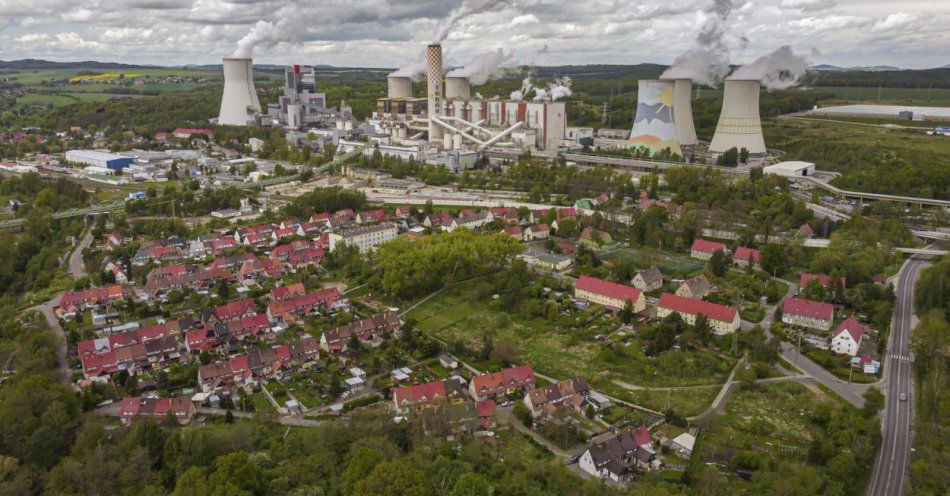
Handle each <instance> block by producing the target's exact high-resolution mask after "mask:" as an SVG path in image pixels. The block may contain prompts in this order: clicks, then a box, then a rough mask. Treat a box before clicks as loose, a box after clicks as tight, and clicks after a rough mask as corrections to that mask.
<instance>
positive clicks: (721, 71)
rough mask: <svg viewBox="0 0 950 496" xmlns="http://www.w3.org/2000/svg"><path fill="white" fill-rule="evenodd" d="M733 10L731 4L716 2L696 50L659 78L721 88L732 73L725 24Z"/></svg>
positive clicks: (709, 10)
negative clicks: (681, 79) (720, 84)
mask: <svg viewBox="0 0 950 496" xmlns="http://www.w3.org/2000/svg"><path fill="white" fill-rule="evenodd" d="M732 9H733V5H732V0H713V3H712V5H710V6H709V7H707V8H706V9H705V10H704V14H705V16H706V19H705V22H703V25H702V27H701V28H700V31H699V34H698V35H696V47H695V48H692V49H690V50H688V51H686V52H685V53H683V54H682V55H680V56H679V57H676V59H675V60H674V61H673V65H672V66H670V68H669V69H667V70H666V71H665V72H663V74H662V75H661V76H660V77H661V78H663V79H677V78H688V79H692V80H693V81H694V82H696V83H699V84H705V85H708V86H716V85H718V84H719V82H720V81H722V78H723V77H725V76H726V74H728V73H729V47H728V46H727V45H726V21H728V20H729V16H730V15H731V14H732Z"/></svg>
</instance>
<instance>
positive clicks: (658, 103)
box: [628, 80, 683, 156]
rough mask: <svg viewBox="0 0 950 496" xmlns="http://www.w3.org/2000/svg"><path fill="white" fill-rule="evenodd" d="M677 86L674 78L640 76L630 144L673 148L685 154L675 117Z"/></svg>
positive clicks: (657, 150) (659, 149)
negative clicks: (674, 104) (675, 89)
mask: <svg viewBox="0 0 950 496" xmlns="http://www.w3.org/2000/svg"><path fill="white" fill-rule="evenodd" d="M673 87H674V83H673V81H656V80H640V84H639V89H638V90H637V100H638V102H637V115H636V117H634V119H633V131H631V132H630V140H629V141H628V143H629V144H630V146H645V147H646V148H648V149H650V151H654V152H659V151H661V150H663V149H666V148H669V149H670V152H672V153H675V154H677V155H680V156H682V155H683V152H682V150H681V149H680V144H679V141H678V140H677V138H676V124H675V123H674V121H673Z"/></svg>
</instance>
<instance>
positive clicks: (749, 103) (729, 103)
mask: <svg viewBox="0 0 950 496" xmlns="http://www.w3.org/2000/svg"><path fill="white" fill-rule="evenodd" d="M760 85H761V81H759V80H758V79H726V81H725V84H724V85H723V96H722V112H720V113H719V123H718V124H717V125H716V134H714V135H713V139H712V141H711V142H710V143H709V151H710V152H711V153H714V154H719V153H723V152H725V151H726V150H729V149H730V148H735V149H736V150H742V149H743V148H745V149H746V150H748V151H749V153H751V154H763V153H766V149H765V138H763V137H762V121H761V120H760V119H759V87H760Z"/></svg>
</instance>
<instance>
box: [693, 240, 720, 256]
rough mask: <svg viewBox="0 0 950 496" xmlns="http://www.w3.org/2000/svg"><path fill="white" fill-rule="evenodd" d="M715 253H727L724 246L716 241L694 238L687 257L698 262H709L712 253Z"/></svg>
mask: <svg viewBox="0 0 950 496" xmlns="http://www.w3.org/2000/svg"><path fill="white" fill-rule="evenodd" d="M717 251H722V252H723V253H725V252H726V251H727V249H726V245H724V244H722V243H720V242H718V241H708V240H705V239H700V238H696V239H694V240H693V246H692V247H690V249H689V256H691V257H693V258H698V259H700V260H709V259H710V258H712V256H713V253H716V252H717Z"/></svg>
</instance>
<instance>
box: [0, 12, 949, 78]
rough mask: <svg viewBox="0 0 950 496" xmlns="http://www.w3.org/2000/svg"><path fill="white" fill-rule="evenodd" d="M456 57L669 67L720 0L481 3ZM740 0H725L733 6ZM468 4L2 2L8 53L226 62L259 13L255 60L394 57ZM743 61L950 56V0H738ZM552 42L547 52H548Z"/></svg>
mask: <svg viewBox="0 0 950 496" xmlns="http://www.w3.org/2000/svg"><path fill="white" fill-rule="evenodd" d="M469 1H470V2H488V3H495V4H496V5H495V6H494V7H492V8H491V9H490V10H488V11H486V12H483V13H477V14H474V15H471V16H468V17H464V18H462V19H461V20H460V21H459V22H458V23H457V25H455V27H454V29H453V30H452V31H451V32H450V34H449V37H448V39H447V40H446V42H445V47H446V50H447V52H448V53H447V56H448V58H449V61H450V62H456V63H461V62H464V61H466V60H468V59H469V58H470V57H472V56H473V55H475V54H477V53H479V52H483V51H485V50H487V49H497V48H504V49H505V50H511V51H513V53H514V54H513V58H514V59H515V60H516V61H517V62H520V63H531V64H537V65H560V64H585V63H616V64H633V63H640V62H656V63H670V62H671V61H672V60H673V58H674V57H675V56H677V55H678V54H679V53H681V52H683V51H684V50H687V49H689V48H691V47H693V46H694V44H695V39H696V35H697V33H698V31H699V29H700V26H702V25H703V24H704V22H706V21H707V18H708V16H709V15H711V14H706V13H704V12H705V11H706V10H708V9H709V6H710V5H711V4H712V3H713V1H714V0H676V1H668V0H644V1H634V0H506V1H499V0H469ZM729 1H730V0H719V2H720V3H729ZM461 3H462V0H310V1H305V0H291V1H286V0H285V1H276V0H0V60H12V59H21V58H27V57H32V58H44V59H49V60H60V61H70V60H89V59H92V60H101V61H116V62H125V63H144V64H159V65H181V64H202V63H217V62H219V61H220V59H221V57H223V56H227V55H230V54H231V53H232V52H233V51H234V50H235V47H236V45H237V42H238V40H240V39H241V38H242V37H244V36H245V35H247V34H248V33H249V32H250V31H251V30H252V29H254V27H255V25H256V24H257V23H259V21H266V22H269V23H271V24H268V25H260V26H258V27H257V29H256V31H255V33H257V34H258V35H259V37H260V38H261V39H262V40H264V41H263V42H262V43H259V44H257V45H256V46H255V52H254V58H255V62H256V63H277V64H281V63H288V62H297V63H312V64H332V65H338V66H370V67H396V66H400V65H402V64H405V63H408V62H411V61H412V60H413V59H416V58H418V56H419V53H420V49H421V46H422V45H423V44H424V43H425V42H426V41H428V40H429V39H431V38H432V37H433V35H434V33H435V32H436V31H437V29H438V26H439V24H440V21H441V20H442V19H444V18H445V17H446V16H447V15H448V13H449V12H450V11H451V10H453V9H455V8H457V7H458V6H459V5H460V4H461ZM731 3H732V4H733V8H732V11H731V14H730V17H729V19H728V20H727V21H726V22H725V23H724V30H725V35H726V40H727V44H728V47H729V50H730V61H731V62H732V63H742V62H748V61H750V60H753V59H755V58H756V57H758V56H759V55H761V54H763V53H766V52H768V51H771V50H773V49H775V48H777V47H779V46H781V45H791V46H792V47H793V48H794V49H795V50H796V51H797V52H799V53H803V54H806V55H809V56H810V57H811V59H812V61H813V62H814V63H816V64H817V63H828V64H835V65H847V66H854V65H872V64H888V65H896V66H900V67H905V68H927V67H936V66H942V65H945V64H950V55H948V52H947V50H946V47H947V46H950V29H948V28H947V26H950V0H900V1H897V0H731ZM545 47H547V49H545Z"/></svg>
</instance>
